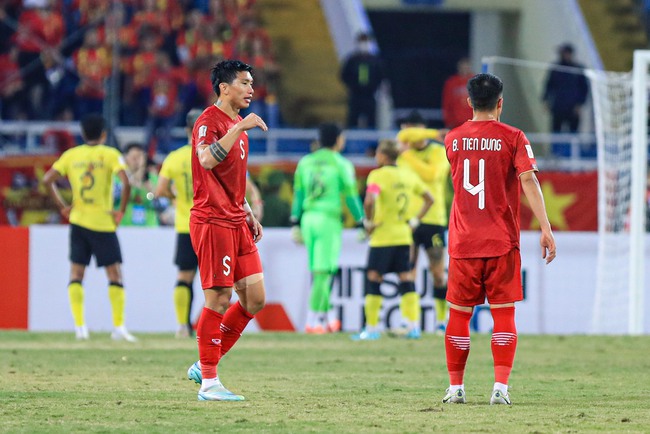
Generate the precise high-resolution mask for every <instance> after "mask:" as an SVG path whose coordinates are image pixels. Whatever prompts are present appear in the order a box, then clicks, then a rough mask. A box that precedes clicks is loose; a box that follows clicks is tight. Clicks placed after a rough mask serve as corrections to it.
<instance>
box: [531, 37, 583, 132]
mask: <svg viewBox="0 0 650 434" xmlns="http://www.w3.org/2000/svg"><path fill="white" fill-rule="evenodd" d="M558 54H559V56H560V58H559V60H558V61H557V63H556V66H558V67H560V68H559V69H557V68H552V69H551V70H550V72H549V74H548V77H547V79H546V85H545V87H544V95H543V98H542V99H543V101H544V103H545V104H546V107H547V108H548V110H549V111H550V112H551V117H552V121H551V131H552V132H554V133H561V132H570V133H575V132H577V131H578V128H579V127H580V112H581V110H582V106H583V105H584V104H585V102H586V101H587V95H588V93H589V85H588V83H587V78H586V77H585V76H584V74H583V73H582V71H581V69H583V68H584V67H583V66H582V65H581V64H579V63H577V62H575V60H574V59H573V54H574V48H573V45H571V44H568V43H567V44H562V45H561V46H560V47H559V49H558ZM566 68H575V70H574V71H571V70H570V69H569V70H567V69H566Z"/></svg>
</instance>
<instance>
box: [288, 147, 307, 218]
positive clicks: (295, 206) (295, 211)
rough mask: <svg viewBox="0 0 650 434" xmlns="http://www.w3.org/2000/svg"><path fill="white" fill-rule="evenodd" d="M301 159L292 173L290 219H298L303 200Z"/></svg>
mask: <svg viewBox="0 0 650 434" xmlns="http://www.w3.org/2000/svg"><path fill="white" fill-rule="evenodd" d="M301 163H302V160H301V161H299V162H298V165H297V166H296V172H295V173H294V174H293V200H292V201H291V220H292V221H293V222H298V221H300V217H301V216H302V202H303V201H304V200H305V191H304V188H303V185H302V176H301V171H302V164H301Z"/></svg>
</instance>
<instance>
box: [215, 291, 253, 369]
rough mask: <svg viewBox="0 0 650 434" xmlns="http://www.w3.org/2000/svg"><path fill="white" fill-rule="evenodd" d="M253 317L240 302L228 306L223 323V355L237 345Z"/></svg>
mask: <svg viewBox="0 0 650 434" xmlns="http://www.w3.org/2000/svg"><path fill="white" fill-rule="evenodd" d="M252 319H253V315H251V314H250V313H249V312H247V311H246V309H244V307H243V306H242V305H241V303H239V302H237V303H235V304H233V305H232V306H230V307H229V308H228V310H227V311H226V314H225V315H224V316H223V322H222V323H221V357H223V356H224V355H225V354H226V353H227V352H228V351H230V349H231V348H232V346H233V345H235V342H237V341H238V340H239V338H240V337H241V334H242V333H243V332H244V329H245V328H246V326H247V325H248V323H249V322H250V320H252Z"/></svg>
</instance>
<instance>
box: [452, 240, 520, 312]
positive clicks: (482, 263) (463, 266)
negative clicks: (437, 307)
mask: <svg viewBox="0 0 650 434" xmlns="http://www.w3.org/2000/svg"><path fill="white" fill-rule="evenodd" d="M486 297H487V300H488V303H490V304H505V303H514V302H515V301H521V300H523V299H524V290H523V287H522V284H521V255H520V253H519V249H512V250H511V251H510V252H508V253H506V254H505V255H503V256H498V257H496V258H469V259H457V258H449V276H448V278H447V301H449V302H450V303H453V304H457V305H458V306H468V307H469V306H477V305H479V304H483V303H485V298H486Z"/></svg>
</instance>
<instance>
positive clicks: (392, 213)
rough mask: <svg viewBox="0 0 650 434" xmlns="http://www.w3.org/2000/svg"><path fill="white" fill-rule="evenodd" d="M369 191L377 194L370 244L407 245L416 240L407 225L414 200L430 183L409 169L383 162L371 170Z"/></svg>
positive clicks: (381, 245) (368, 184)
mask: <svg viewBox="0 0 650 434" xmlns="http://www.w3.org/2000/svg"><path fill="white" fill-rule="evenodd" d="M366 184H367V186H368V187H367V192H368V193H369V194H376V195H377V197H376V199H375V209H374V214H373V217H372V222H373V224H374V225H375V230H374V231H373V232H372V234H370V243H369V244H370V247H389V246H404V245H411V244H413V233H412V230H411V227H410V226H409V225H408V220H409V218H410V217H413V216H412V215H409V213H408V212H409V209H410V206H411V202H412V201H413V200H414V199H415V198H416V197H420V196H422V195H423V194H424V193H425V192H426V191H427V186H426V185H425V184H424V183H423V182H422V181H421V180H420V178H418V176H417V175H416V174H415V173H413V172H412V171H410V170H408V169H404V168H401V167H397V166H383V167H380V168H378V169H375V170H373V171H371V172H370V174H369V175H368V179H367V181H366Z"/></svg>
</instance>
